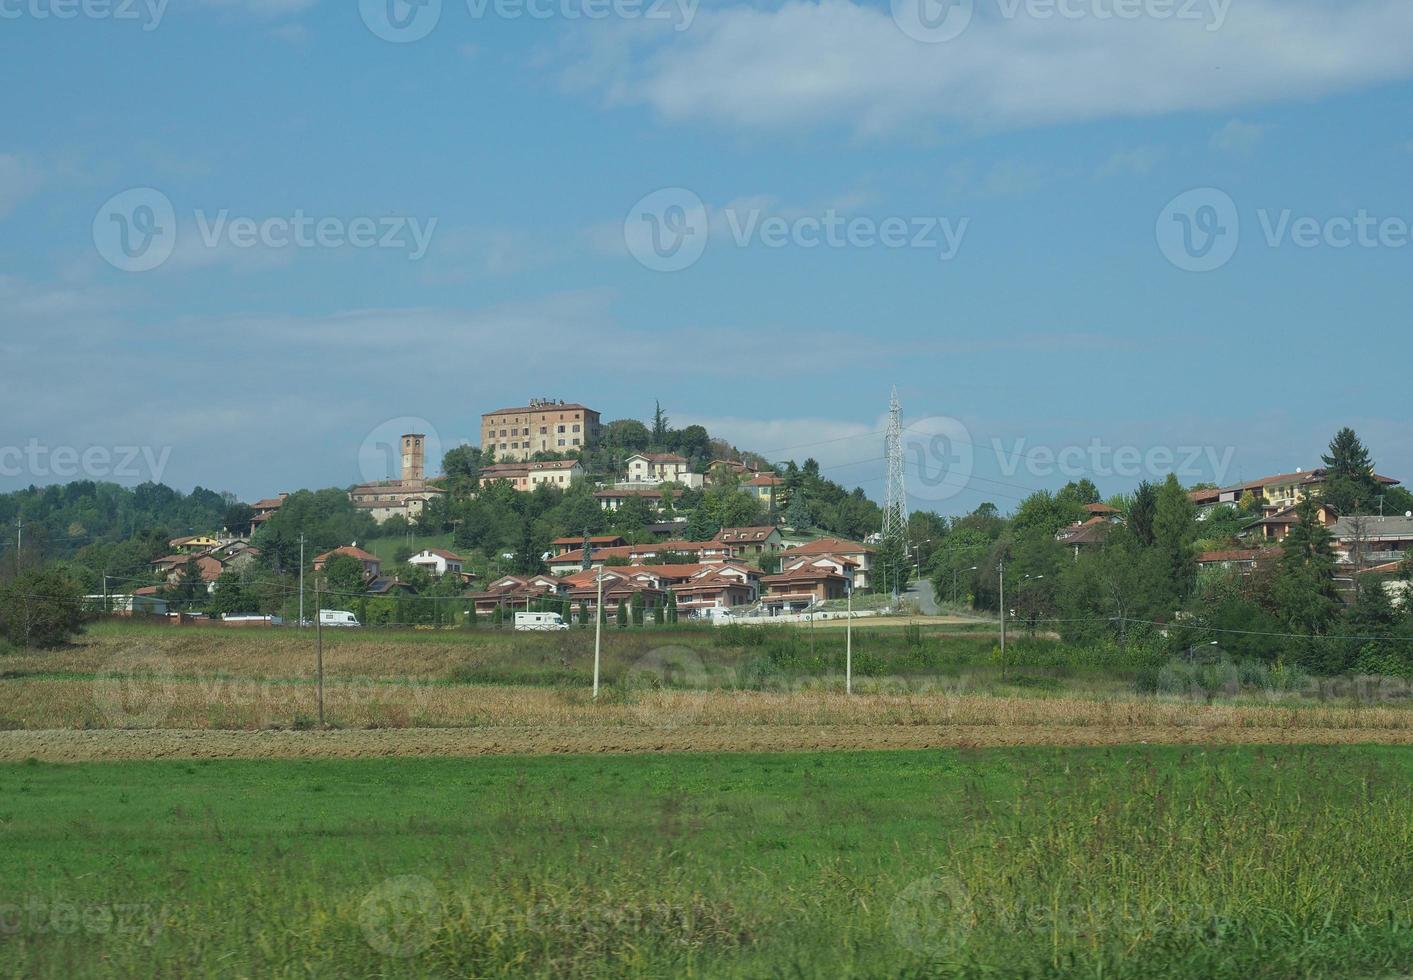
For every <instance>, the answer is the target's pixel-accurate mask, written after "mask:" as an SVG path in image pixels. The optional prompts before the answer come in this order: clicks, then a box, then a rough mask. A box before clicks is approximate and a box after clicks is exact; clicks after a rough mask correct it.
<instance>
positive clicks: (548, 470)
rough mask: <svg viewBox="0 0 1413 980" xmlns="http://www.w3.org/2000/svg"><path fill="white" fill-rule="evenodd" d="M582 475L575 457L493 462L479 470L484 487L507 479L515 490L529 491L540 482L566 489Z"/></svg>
mask: <svg viewBox="0 0 1413 980" xmlns="http://www.w3.org/2000/svg"><path fill="white" fill-rule="evenodd" d="M583 477H584V467H583V466H582V465H581V464H580V463H579V461H578V460H576V459H557V460H543V461H540V462H535V463H526V462H519V463H493V464H492V465H490V466H487V467H485V468H483V469H482V470H481V476H480V484H481V486H483V487H485V486H489V485H490V484H491V483H494V482H495V481H497V480H508V481H509V482H510V485H511V486H513V487H514V488H515V489H516V490H519V491H521V492H524V493H529V492H530V491H532V490H534V489H535V488H536V487H537V486H539V485H540V484H541V483H548V484H550V485H551V486H555V487H559V488H560V489H561V490H567V489H568V488H569V485H570V484H572V483H573V482H574V481H575V480H580V479H583Z"/></svg>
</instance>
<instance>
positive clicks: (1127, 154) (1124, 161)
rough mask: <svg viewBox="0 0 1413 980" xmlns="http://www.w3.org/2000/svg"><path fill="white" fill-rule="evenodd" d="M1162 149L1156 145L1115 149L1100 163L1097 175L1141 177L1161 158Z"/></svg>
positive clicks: (1149, 171) (1162, 154) (1150, 170)
mask: <svg viewBox="0 0 1413 980" xmlns="http://www.w3.org/2000/svg"><path fill="white" fill-rule="evenodd" d="M1164 155H1165V154H1164V151H1163V150H1162V148H1161V147H1156V146H1135V147H1130V148H1129V149H1125V150H1117V151H1115V152H1114V154H1113V155H1112V156H1110V157H1109V159H1107V160H1105V161H1104V163H1103V164H1101V165H1100V167H1099V169H1098V171H1096V173H1095V176H1097V177H1129V176H1133V177H1143V176H1145V175H1147V174H1149V173H1151V172H1152V170H1153V168H1154V167H1155V166H1157V165H1158V163H1159V161H1161V160H1162V159H1163V156H1164Z"/></svg>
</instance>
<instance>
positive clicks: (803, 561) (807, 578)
mask: <svg viewBox="0 0 1413 980" xmlns="http://www.w3.org/2000/svg"><path fill="white" fill-rule="evenodd" d="M856 573H857V566H855V565H854V563H853V562H851V561H849V560H847V559H841V558H839V556H837V555H810V556H806V557H803V558H798V559H795V560H793V561H787V562H785V563H784V565H783V566H782V570H781V572H780V574H778V575H766V576H764V577H763V578H762V579H761V585H763V586H764V587H765V595H763V596H762V597H761V604H762V605H763V606H765V608H766V609H769V610H771V611H773V612H780V613H791V612H801V611H803V610H805V609H808V608H810V607H811V606H813V605H815V604H817V603H821V602H827V601H829V600H830V599H843V598H845V597H846V596H848V594H849V588H850V579H851V578H852V577H853V576H854V575H855V574H856Z"/></svg>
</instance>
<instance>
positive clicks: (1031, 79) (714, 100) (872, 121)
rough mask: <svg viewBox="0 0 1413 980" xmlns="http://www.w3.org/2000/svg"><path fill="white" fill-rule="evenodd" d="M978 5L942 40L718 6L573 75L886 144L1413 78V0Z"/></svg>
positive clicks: (613, 32)
mask: <svg viewBox="0 0 1413 980" xmlns="http://www.w3.org/2000/svg"><path fill="white" fill-rule="evenodd" d="M976 9H977V14H976V18H975V20H974V21H973V22H972V24H971V25H970V28H969V29H968V30H967V31H966V33H965V34H963V35H962V36H960V37H958V38H956V39H954V40H952V41H949V42H946V43H942V44H925V43H920V42H918V41H916V40H914V39H913V38H911V37H909V36H907V35H906V34H904V33H903V32H902V31H901V30H900V29H899V28H898V26H897V25H896V24H895V23H894V22H893V20H892V19H891V17H890V16H889V13H888V7H887V5H884V6H882V7H878V6H873V5H864V4H863V3H854V2H851V0H819V2H804V0H787V2H785V3H781V4H779V5H778V6H776V7H774V8H771V9H762V8H758V7H753V6H745V5H739V4H738V5H732V6H725V7H719V8H715V9H710V10H702V11H701V12H700V13H699V14H698V16H697V18H696V20H695V22H694V23H693V25H692V28H691V30H688V31H673V30H672V29H671V28H670V27H664V28H662V29H651V26H650V25H647V24H644V23H639V24H632V25H621V24H620V25H605V28H606V29H604V30H601V31H595V32H585V33H583V34H581V35H579V36H580V37H585V36H588V37H591V38H592V41H590V42H587V46H583V45H580V46H578V47H574V48H572V49H570V50H571V54H570V60H569V63H568V64H567V65H564V66H563V79H564V82H565V85H566V86H567V87H569V88H571V89H574V90H576V91H590V92H593V91H597V92H599V93H600V95H601V96H602V98H603V99H604V101H605V102H606V103H608V104H610V105H643V106H647V107H648V108H650V109H652V110H653V111H654V112H656V113H657V114H658V115H659V116H661V117H662V118H664V119H666V120H670V121H680V122H709V123H715V124H719V125H722V126H726V127H733V128H736V127H739V128H747V129H753V130H765V131H772V130H778V129H780V128H781V127H836V126H842V127H844V128H848V129H853V130H855V131H857V132H859V133H863V134H879V133H897V132H899V131H909V130H910V129H911V128H912V127H914V126H916V124H918V123H924V124H927V123H962V124H966V125H972V126H980V127H991V126H1025V125H1050V124H1054V123H1061V122H1069V121H1076V120H1091V119H1104V118H1123V117H1139V116H1151V115H1158V114H1163V113H1169V112H1178V111H1186V110H1220V109H1230V108H1233V107H1237V106H1249V105H1261V104H1266V103H1272V102H1280V101H1285V100H1290V99H1305V98H1311V97H1318V96H1322V95H1327V94H1330V93H1335V92H1341V91H1347V90H1350V89H1354V88H1358V87H1361V86H1365V85H1370V84H1376V83H1381V82H1385V81H1389V80H1394V79H1403V78H1407V77H1409V76H1410V75H1413V5H1410V4H1408V3H1406V2H1405V0H1343V2H1338V3H1331V2H1328V0H1243V2H1241V3H1236V4H1232V5H1231V6H1230V9H1229V10H1225V8H1223V9H1224V10H1225V15H1224V20H1223V21H1221V22H1220V24H1217V23H1216V22H1215V21H1209V22H1203V21H1201V20H1183V19H1180V18H1167V19H1163V18H1156V17H1146V18H1129V19H1123V18H1100V17H1092V16H1091V17H1083V18H1074V19H1066V18H1058V17H1052V18H1047V19H1040V18H1034V17H1027V16H1025V15H1024V13H1023V12H1022V14H1021V15H1020V16H1015V17H1010V18H1005V17H1001V16H998V15H997V14H996V11H995V10H992V9H991V7H990V5H987V4H980V3H979V4H977V7H976ZM1023 10H1024V8H1022V11H1023ZM1214 26H1216V27H1217V28H1218V29H1212V28H1213V27H1214ZM1312 52H1318V57H1315V56H1312Z"/></svg>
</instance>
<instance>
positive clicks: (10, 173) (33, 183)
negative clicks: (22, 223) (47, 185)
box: [0, 153, 44, 218]
mask: <svg viewBox="0 0 1413 980" xmlns="http://www.w3.org/2000/svg"><path fill="white" fill-rule="evenodd" d="M43 184H44V174H43V173H41V172H40V170H39V168H38V167H36V166H35V165H34V164H33V163H32V162H30V161H29V160H27V159H25V158H24V157H20V156H16V155H15V154H13V153H0V218H3V217H5V216H6V215H8V214H9V213H10V212H11V211H13V210H14V209H15V208H17V207H18V206H19V205H20V203H21V202H22V201H24V200H26V199H27V198H29V197H30V196H31V195H32V194H34V192H35V191H37V190H39V188H40V187H41V186H42V185H43Z"/></svg>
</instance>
